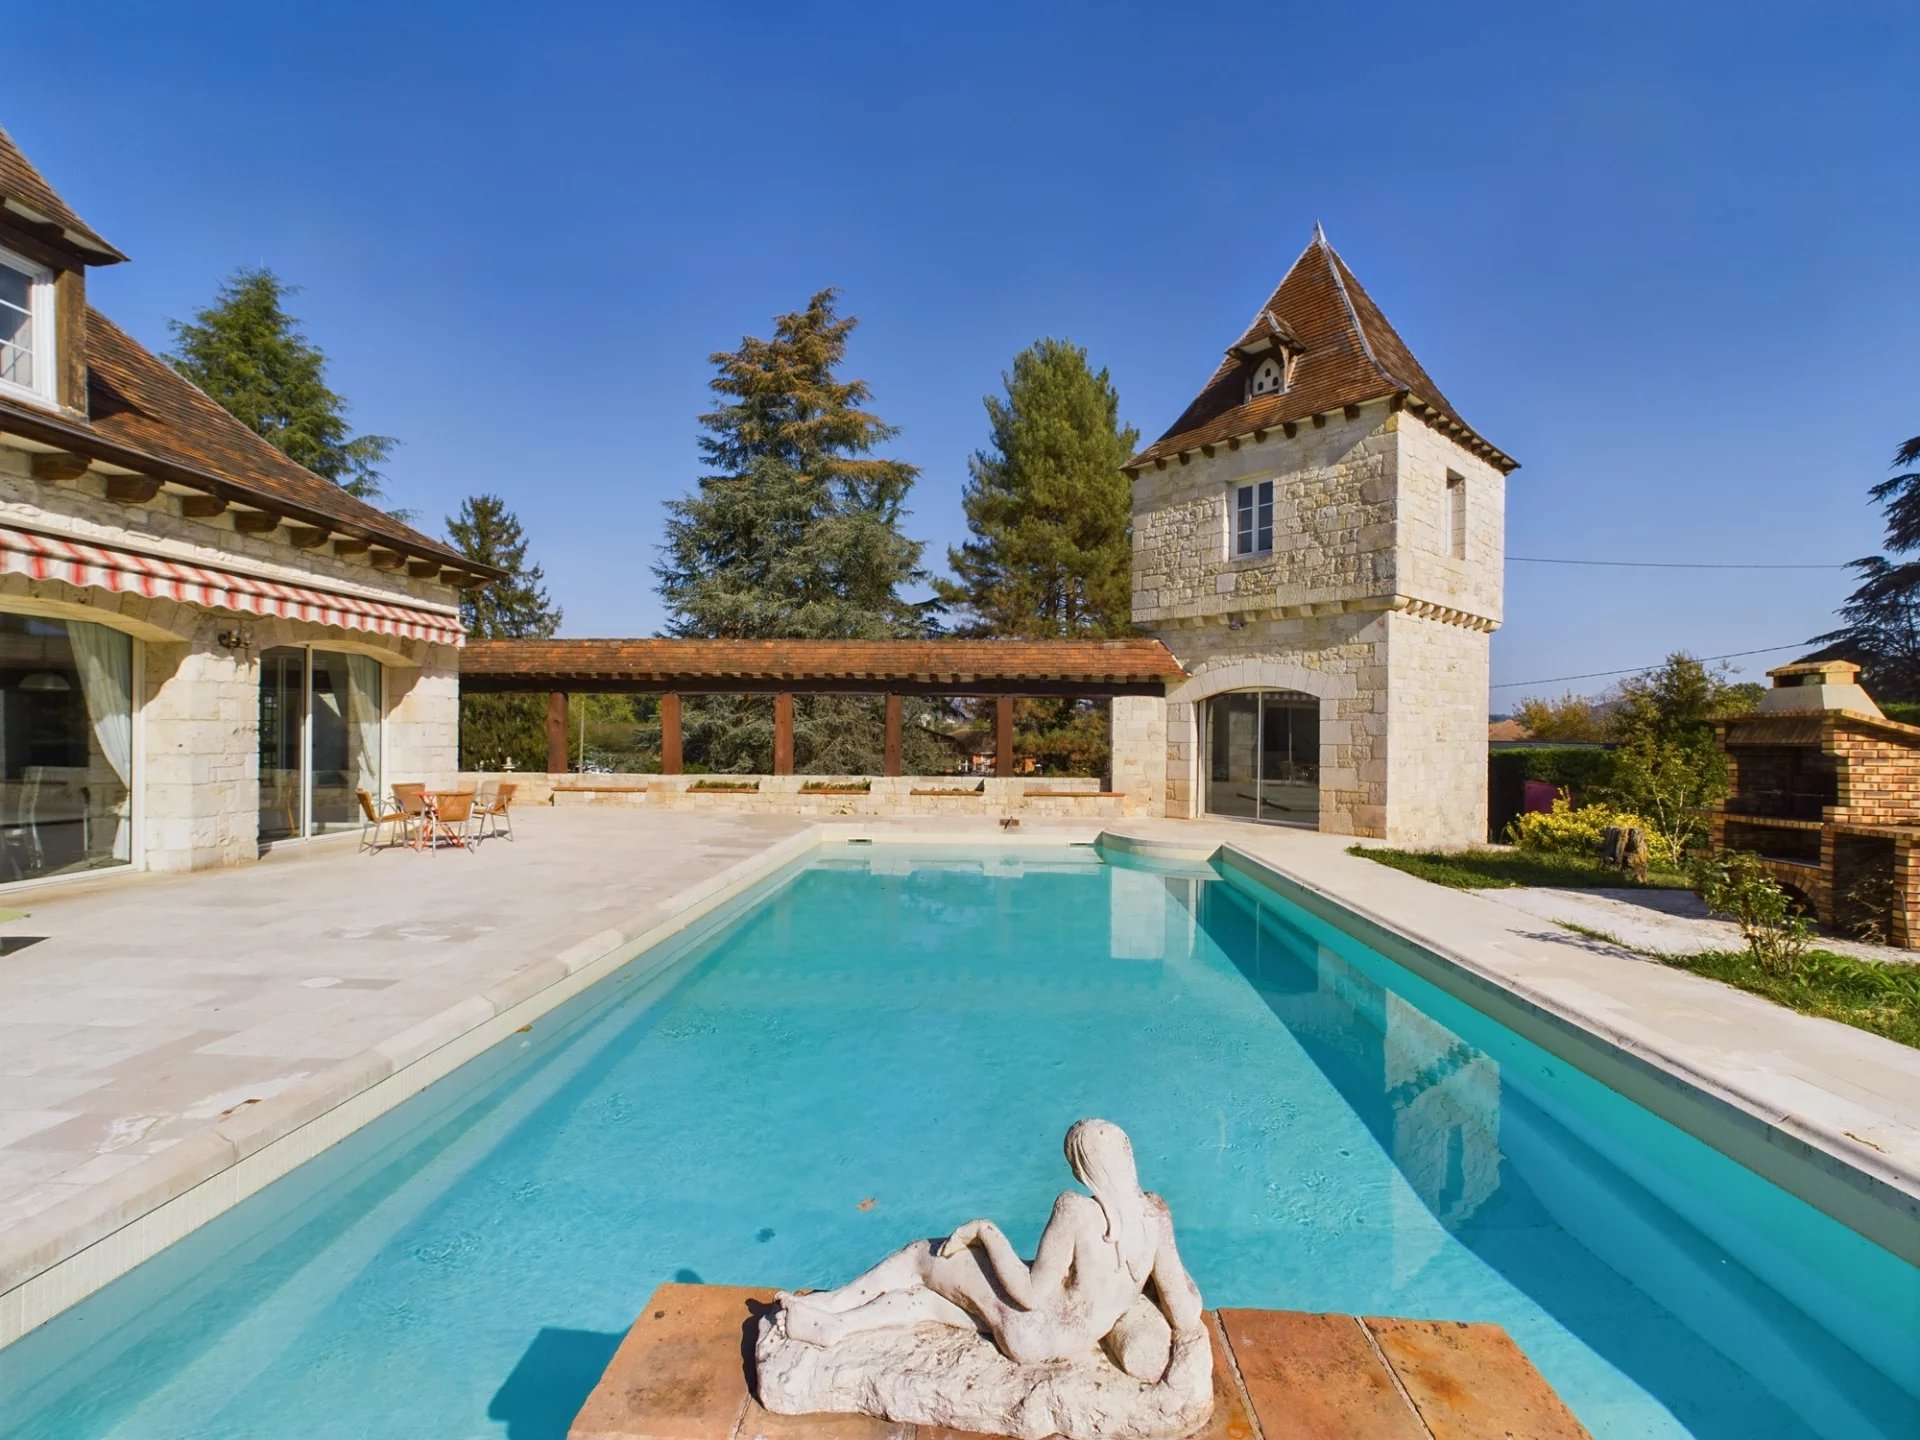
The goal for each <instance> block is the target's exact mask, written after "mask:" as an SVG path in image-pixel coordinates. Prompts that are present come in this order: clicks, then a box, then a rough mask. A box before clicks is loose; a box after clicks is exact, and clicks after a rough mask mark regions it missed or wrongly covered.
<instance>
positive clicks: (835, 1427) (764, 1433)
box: [735, 1395, 984, 1440]
mask: <svg viewBox="0 0 1920 1440" xmlns="http://www.w3.org/2000/svg"><path fill="white" fill-rule="evenodd" d="M913 1432H914V1427H913V1426H911V1425H895V1424H893V1423H892V1422H891V1421H887V1420H875V1419H874V1418H873V1417H872V1416H870V1415H834V1414H828V1413H825V1412H822V1413H820V1414H816V1415H776V1414H774V1413H773V1412H772V1411H771V1410H768V1409H766V1408H764V1407H763V1406H762V1405H761V1404H760V1402H759V1401H758V1400H755V1399H754V1398H753V1397H752V1396H751V1395H749V1396H748V1397H747V1410H746V1413H745V1414H744V1415H742V1416H741V1417H740V1428H739V1430H738V1431H736V1432H735V1440H908V1437H910V1436H912V1435H913ZM920 1433H921V1434H922V1435H925V1434H927V1433H928V1432H927V1431H925V1430H922V1431H921V1432H920ZM943 1433H950V1434H954V1435H958V1434H960V1433H961V1432H960V1431H957V1430H956V1431H950V1432H943ZM983 1440H984V1437H983Z"/></svg>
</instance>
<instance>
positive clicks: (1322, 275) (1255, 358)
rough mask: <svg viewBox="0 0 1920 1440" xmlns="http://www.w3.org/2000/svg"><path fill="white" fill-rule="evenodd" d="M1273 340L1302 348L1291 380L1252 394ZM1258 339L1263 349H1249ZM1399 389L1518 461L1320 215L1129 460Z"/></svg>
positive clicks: (1468, 438)
mask: <svg viewBox="0 0 1920 1440" xmlns="http://www.w3.org/2000/svg"><path fill="white" fill-rule="evenodd" d="M1271 344H1285V345H1288V347H1289V348H1290V349H1291V350H1292V351H1293V354H1294V359H1293V363H1292V365H1291V367H1290V373H1289V376H1288V384H1287V388H1286V389H1285V390H1283V391H1279V392H1277V393H1274V394H1268V395H1261V396H1259V397H1257V398H1255V399H1251V400H1249V399H1248V398H1247V378H1248V376H1249V375H1250V374H1251V373H1252V370H1253V367H1254V366H1255V365H1256V364H1257V363H1258V362H1259V359H1260V356H1259V354H1258V353H1257V350H1258V349H1259V348H1260V347H1262V346H1263V345H1271ZM1249 347H1252V348H1253V350H1254V351H1255V352H1256V353H1245V352H1247V351H1248V350H1249ZM1394 397H1397V398H1399V399H1400V400H1402V401H1404V403H1405V404H1406V405H1407V407H1408V409H1410V410H1412V411H1413V412H1414V413H1415V414H1417V415H1420V416H1422V417H1423V418H1426V419H1428V420H1430V421H1432V422H1433V423H1435V424H1438V425H1439V426H1441V427H1442V428H1443V429H1445V430H1447V431H1448V432H1449V433H1452V434H1454V435H1455V436H1456V438H1458V439H1459V440H1460V441H1461V443H1463V444H1465V445H1466V446H1467V447H1468V448H1469V449H1472V450H1474V451H1476V452H1478V453H1480V454H1481V455H1483V456H1484V457H1485V458H1486V459H1488V460H1489V461H1491V462H1492V463H1493V464H1495V465H1497V466H1499V467H1500V469H1501V470H1503V471H1510V470H1513V469H1515V468H1516V466H1517V462H1515V461H1514V460H1512V459H1510V458H1509V457H1508V456H1506V455H1504V454H1502V453H1501V452H1500V451H1499V450H1497V449H1495V448H1494V447H1493V446H1492V445H1490V444H1488V443H1487V442H1486V441H1485V440H1483V439H1481V438H1480V436H1479V435H1477V434H1476V433H1475V432H1474V431H1473V429H1472V428H1471V427H1470V426H1468V425H1467V423H1466V421H1464V420H1462V419H1461V418H1460V416H1459V415H1458V414H1457V413H1455V411H1454V408H1453V406H1452V405H1451V404H1450V403H1449V402H1448V400H1447V397H1446V396H1445V395H1443V394H1441V393H1440V387H1439V386H1438V385H1436V384H1434V382H1433V377H1432V376H1430V375H1428V374H1427V372H1426V370H1425V368H1423V367H1422V366H1421V364H1420V362H1419V361H1418V360H1416V359H1414V357H1413V352H1412V351H1411V350H1409V349H1408V348H1407V343H1406V341H1404V340H1402V339H1401V338H1400V336H1399V334H1398V333H1397V332H1396V331H1395V330H1394V328H1393V326H1392V325H1391V324H1389V323H1388V321H1387V317H1386V316H1385V315H1383V314H1382V313H1381V311H1380V307H1379V306H1378V305H1376V304H1374V303H1373V297H1372V296H1371V295H1369V294H1367V292H1366V290H1365V288H1363V287H1362V286H1361V284H1360V282H1359V281H1358V280H1356V279H1355V278H1354V275H1353V272H1352V271H1351V270H1349V269H1348V268H1347V265H1346V262H1345V261H1344V260H1342V259H1341V258H1340V257H1339V255H1338V254H1336V253H1335V251H1334V248H1333V246H1332V245H1330V244H1328V243H1327V237H1326V235H1325V234H1323V233H1322V232H1321V230H1320V227H1319V226H1317V225H1316V226H1315V227H1314V230H1313V239H1312V240H1311V241H1309V242H1308V243H1307V248H1306V249H1305V250H1303V251H1302V252H1301V253H1300V258H1299V259H1298V260H1295V261H1294V262H1293V268H1292V269H1290V270H1288V271H1287V275H1286V278H1285V279H1284V280H1282V281H1281V282H1280V288H1279V289H1277V290H1275V291H1274V292H1273V295H1272V297H1271V298H1270V299H1269V300H1267V302H1266V303H1265V304H1263V305H1262V306H1261V307H1260V309H1259V311H1258V312H1257V313H1256V314H1255V315H1254V317H1253V320H1252V322H1251V323H1250V324H1249V325H1248V326H1247V328H1246V329H1245V330H1244V331H1242V332H1241V335H1240V338H1239V339H1238V340H1236V341H1235V342H1234V344H1233V348H1232V349H1230V350H1229V351H1228V352H1227V356H1226V358H1225V359H1224V360H1222V361H1221V362H1220V367H1219V368H1218V369H1217V370H1215V371H1214V372H1213V378H1212V379H1210V380H1208V381H1207V383H1206V386H1205V387H1204V388H1203V389H1202V390H1201V391H1200V393H1199V394H1198V395H1197V396H1195V397H1194V400H1193V403H1192V404H1191V405H1189V406H1187V408H1186V409H1185V410H1184V411H1183V412H1181V415H1180V418H1179V419H1178V420H1176V421H1174V422H1173V424H1172V425H1171V426H1169V427H1168V429H1167V433H1166V434H1164V435H1162V436H1161V437H1160V438H1159V439H1158V440H1156V441H1155V442H1154V443H1153V444H1151V445H1149V446H1148V447H1147V448H1146V449H1145V450H1142V451H1141V452H1140V453H1139V454H1138V455H1136V456H1135V457H1134V458H1133V459H1132V460H1131V461H1129V462H1128V468H1129V469H1133V468H1137V467H1138V466H1141V465H1148V464H1152V463H1153V462H1155V461H1165V460H1166V459H1168V458H1169V457H1171V456H1174V455H1178V454H1181V453H1183V452H1185V451H1189V450H1197V449H1199V448H1200V447H1202V446H1204V445H1212V444H1215V443H1216V442H1219V441H1224V440H1228V439H1232V438H1234V437H1236V436H1240V435H1247V434H1251V433H1252V432H1254V431H1256V430H1269V429H1279V428H1281V427H1283V426H1286V425H1290V424H1295V423H1297V422H1299V421H1302V420H1307V419H1310V418H1311V417H1313V416H1315V415H1325V414H1329V413H1331V412H1333V411H1337V410H1341V409H1343V408H1345V407H1346V406H1349V405H1361V404H1365V403H1366V402H1367V401H1369V400H1385V399H1388V398H1394Z"/></svg>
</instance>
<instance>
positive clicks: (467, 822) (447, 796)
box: [416, 790, 474, 850]
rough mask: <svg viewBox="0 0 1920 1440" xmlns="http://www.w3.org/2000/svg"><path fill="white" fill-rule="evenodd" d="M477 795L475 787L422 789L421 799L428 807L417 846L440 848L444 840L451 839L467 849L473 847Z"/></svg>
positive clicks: (426, 848)
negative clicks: (467, 788)
mask: <svg viewBox="0 0 1920 1440" xmlns="http://www.w3.org/2000/svg"><path fill="white" fill-rule="evenodd" d="M473 797H474V792H473V791H471V790H427V791H424V792H422V795H421V799H422V801H423V802H424V803H425V807H426V808H425V810H424V812H423V813H422V816H421V820H420V834H419V839H418V841H417V842H416V844H417V847H418V848H419V849H421V850H438V849H439V848H440V845H441V842H442V841H451V842H452V843H453V844H455V845H458V846H460V847H461V848H462V849H464V850H471V849H472V848H473V834H472V817H473ZM447 812H452V813H451V814H449V813H447ZM456 827H457V828H456Z"/></svg>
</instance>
